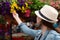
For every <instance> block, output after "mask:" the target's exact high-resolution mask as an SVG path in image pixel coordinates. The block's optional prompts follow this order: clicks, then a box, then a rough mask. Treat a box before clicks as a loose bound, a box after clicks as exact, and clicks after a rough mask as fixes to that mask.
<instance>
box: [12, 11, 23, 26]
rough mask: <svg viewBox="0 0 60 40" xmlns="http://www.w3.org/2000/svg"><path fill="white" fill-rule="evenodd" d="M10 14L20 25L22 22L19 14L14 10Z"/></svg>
mask: <svg viewBox="0 0 60 40" xmlns="http://www.w3.org/2000/svg"><path fill="white" fill-rule="evenodd" d="M12 15H13V17H14V19H15V20H16V21H17V23H18V24H19V25H20V24H21V23H22V21H21V19H20V18H19V15H18V14H17V12H16V11H13V12H12Z"/></svg>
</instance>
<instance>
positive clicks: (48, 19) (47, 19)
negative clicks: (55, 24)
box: [39, 11, 53, 21]
mask: <svg viewBox="0 0 60 40" xmlns="http://www.w3.org/2000/svg"><path fill="white" fill-rule="evenodd" d="M39 14H40V15H41V16H42V17H43V18H45V19H46V20H49V21H53V20H51V19H49V18H47V17H46V16H44V15H43V14H42V13H41V12H40V11H39Z"/></svg>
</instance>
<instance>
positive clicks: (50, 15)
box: [35, 5, 58, 23]
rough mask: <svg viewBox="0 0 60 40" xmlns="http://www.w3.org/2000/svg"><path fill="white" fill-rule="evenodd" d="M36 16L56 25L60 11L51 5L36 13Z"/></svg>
mask: <svg viewBox="0 0 60 40" xmlns="http://www.w3.org/2000/svg"><path fill="white" fill-rule="evenodd" d="M35 14H36V15H37V16H38V17H40V18H41V19H43V20H45V21H47V22H50V23H56V22H57V21H58V19H57V17H58V11H57V10H56V9H55V8H53V7H52V6H49V5H44V6H43V7H42V8H41V10H37V11H35Z"/></svg>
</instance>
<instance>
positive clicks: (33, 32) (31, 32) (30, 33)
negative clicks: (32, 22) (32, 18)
mask: <svg viewBox="0 0 60 40" xmlns="http://www.w3.org/2000/svg"><path fill="white" fill-rule="evenodd" d="M19 27H20V28H21V30H22V31H23V32H24V33H26V34H28V35H31V36H33V37H35V36H36V34H37V32H41V30H33V29H30V28H29V27H27V25H25V24H24V23H21V24H20V25H19Z"/></svg>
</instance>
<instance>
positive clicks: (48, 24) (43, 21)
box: [41, 20, 58, 32]
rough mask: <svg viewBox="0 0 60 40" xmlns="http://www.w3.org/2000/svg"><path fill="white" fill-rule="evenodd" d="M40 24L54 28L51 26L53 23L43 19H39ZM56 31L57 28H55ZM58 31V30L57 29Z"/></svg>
mask: <svg viewBox="0 0 60 40" xmlns="http://www.w3.org/2000/svg"><path fill="white" fill-rule="evenodd" d="M41 24H43V25H45V26H47V27H48V28H50V29H51V30H55V28H54V27H53V23H50V22H47V21H45V20H41ZM55 31H57V30H55ZM57 32H58V31H57Z"/></svg>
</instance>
